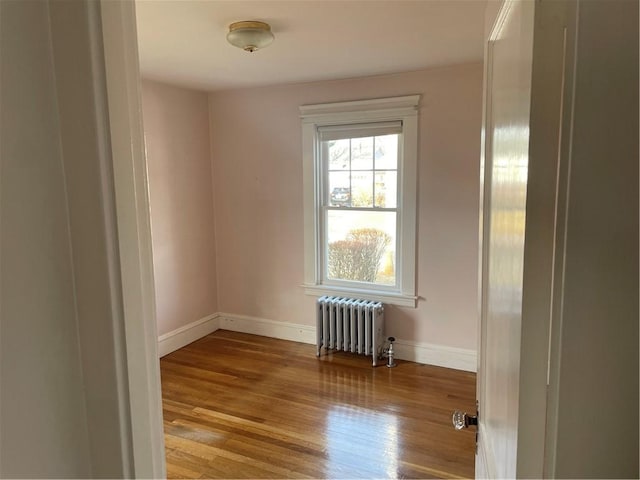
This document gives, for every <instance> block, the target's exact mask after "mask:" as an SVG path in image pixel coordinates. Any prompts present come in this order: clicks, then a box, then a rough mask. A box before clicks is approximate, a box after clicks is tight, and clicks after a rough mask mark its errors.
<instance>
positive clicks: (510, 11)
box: [476, 0, 534, 478]
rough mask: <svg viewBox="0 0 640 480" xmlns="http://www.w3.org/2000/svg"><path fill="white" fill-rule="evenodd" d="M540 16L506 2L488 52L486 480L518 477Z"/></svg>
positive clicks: (482, 439)
mask: <svg viewBox="0 0 640 480" xmlns="http://www.w3.org/2000/svg"><path fill="white" fill-rule="evenodd" d="M533 15H534V2H530V1H526V0H525V1H512V2H505V3H504V5H503V6H502V9H501V11H500V13H499V14H498V19H497V21H496V23H495V24H494V27H493V30H492V32H491V34H490V37H489V43H488V46H487V59H486V85H485V88H486V92H485V95H486V97H485V138H484V152H483V153H484V158H483V169H482V171H483V172H484V185H483V199H482V202H483V203H482V207H483V210H482V211H483V215H482V218H483V220H482V250H481V251H482V260H481V305H480V308H481V332H480V352H479V365H478V402H479V419H478V420H479V422H478V423H479V425H478V454H477V456H476V477H478V478H516V461H517V446H518V415H519V398H518V397H519V383H520V342H521V326H522V306H523V305H522V298H523V296H522V295H523V267H524V249H525V220H526V218H525V217H526V195H527V178H528V176H527V173H528V164H529V120H530V104H531V103H530V99H531V71H532V54H533V20H534V19H533Z"/></svg>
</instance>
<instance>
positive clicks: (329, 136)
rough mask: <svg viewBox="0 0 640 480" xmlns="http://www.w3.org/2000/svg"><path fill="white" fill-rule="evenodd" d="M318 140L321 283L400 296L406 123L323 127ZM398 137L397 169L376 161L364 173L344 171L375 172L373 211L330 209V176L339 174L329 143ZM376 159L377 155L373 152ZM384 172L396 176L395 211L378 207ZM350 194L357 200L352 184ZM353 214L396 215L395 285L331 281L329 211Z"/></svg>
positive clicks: (318, 240)
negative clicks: (333, 166) (379, 176)
mask: <svg viewBox="0 0 640 480" xmlns="http://www.w3.org/2000/svg"><path fill="white" fill-rule="evenodd" d="M316 131H317V137H316V141H317V143H318V145H319V148H318V149H317V150H316V151H317V152H319V156H320V158H319V166H320V170H321V172H322V175H321V178H320V182H319V184H320V185H319V186H320V192H321V199H322V201H321V202H320V203H319V204H318V205H317V208H318V216H319V226H320V228H319V230H318V232H317V233H318V238H317V245H318V256H319V258H318V263H319V270H320V271H319V273H320V281H321V283H322V284H323V285H329V286H350V287H355V288H366V289H370V290H380V291H392V292H396V291H399V289H400V281H401V275H400V273H401V272H400V270H401V264H402V262H401V261H398V260H400V258H401V255H402V251H401V245H402V244H401V242H400V239H401V233H402V230H401V228H402V214H401V213H402V212H401V209H400V204H401V202H400V198H401V197H402V189H403V186H402V184H401V183H400V179H401V173H402V165H403V155H402V147H401V146H402V122H401V121H393V122H376V123H366V124H349V125H330V126H320V127H318V128H317V130H316ZM393 134H397V135H398V151H397V166H396V168H395V169H388V168H386V169H379V170H378V169H376V168H375V161H374V159H373V158H372V168H371V169H364V170H359V169H357V170H353V169H352V168H351V165H349V169H348V170H340V171H344V172H345V173H348V174H349V175H352V174H353V172H371V173H372V176H373V179H372V181H373V182H374V187H373V189H372V194H373V195H374V198H373V199H372V200H373V205H374V206H371V207H353V206H350V205H349V206H342V207H338V206H331V205H330V195H331V191H330V190H331V187H330V182H329V173H330V172H332V171H335V170H331V169H330V161H329V146H328V142H330V141H333V140H346V139H354V138H364V137H378V136H383V135H393ZM372 155H373V152H372ZM384 171H393V172H396V174H397V176H396V186H395V191H396V198H395V205H396V206H395V207H393V208H384V207H376V206H375V174H376V172H384ZM349 191H350V195H351V198H353V189H352V187H351V180H350V182H349ZM332 210H333V211H345V210H346V211H349V212H363V213H370V212H392V213H394V214H395V232H394V234H393V242H394V245H393V257H394V258H393V262H394V282H393V284H389V283H387V284H385V283H376V282H375V281H374V282H367V281H358V280H347V279H339V278H330V276H329V244H330V241H329V214H328V212H329V211H332Z"/></svg>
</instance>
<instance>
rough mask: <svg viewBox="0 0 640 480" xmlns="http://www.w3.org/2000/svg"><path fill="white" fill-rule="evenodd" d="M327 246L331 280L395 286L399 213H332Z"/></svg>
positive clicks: (346, 210) (329, 213)
mask: <svg viewBox="0 0 640 480" xmlns="http://www.w3.org/2000/svg"><path fill="white" fill-rule="evenodd" d="M325 245H326V247H325V248H326V250H325V256H326V259H327V262H326V277H327V278H328V279H331V280H345V281H356V282H367V283H373V284H379V285H395V283H396V273H395V265H396V213H395V212H378V211H374V210H372V211H365V212H362V211H353V210H349V209H339V210H329V211H328V215H327V236H326V241H325Z"/></svg>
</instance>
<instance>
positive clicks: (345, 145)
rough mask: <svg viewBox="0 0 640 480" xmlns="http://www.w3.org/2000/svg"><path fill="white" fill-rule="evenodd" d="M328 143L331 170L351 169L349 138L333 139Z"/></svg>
mask: <svg viewBox="0 0 640 480" xmlns="http://www.w3.org/2000/svg"><path fill="white" fill-rule="evenodd" d="M327 143H328V148H329V170H348V169H349V139H348V138H345V139H343V140H333V141H330V142H327Z"/></svg>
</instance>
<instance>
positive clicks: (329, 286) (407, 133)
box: [300, 95, 420, 307]
mask: <svg viewBox="0 0 640 480" xmlns="http://www.w3.org/2000/svg"><path fill="white" fill-rule="evenodd" d="M419 99H420V97H419V95H412V96H405V97H394V98H383V99H375V100H363V101H354V102H341V103H331V104H322V105H304V106H302V107H300V112H301V117H302V134H303V161H304V212H305V291H306V293H308V294H310V295H339V296H348V297H357V298H362V299H370V300H381V301H384V302H385V303H391V304H396V305H402V306H413V307H415V302H416V296H415V245H416V238H415V235H416V233H415V232H416V181H417V175H416V173H417V172H416V170H417V168H416V164H417V136H418V135H417V108H418V102H419Z"/></svg>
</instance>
